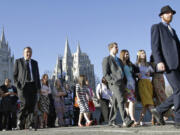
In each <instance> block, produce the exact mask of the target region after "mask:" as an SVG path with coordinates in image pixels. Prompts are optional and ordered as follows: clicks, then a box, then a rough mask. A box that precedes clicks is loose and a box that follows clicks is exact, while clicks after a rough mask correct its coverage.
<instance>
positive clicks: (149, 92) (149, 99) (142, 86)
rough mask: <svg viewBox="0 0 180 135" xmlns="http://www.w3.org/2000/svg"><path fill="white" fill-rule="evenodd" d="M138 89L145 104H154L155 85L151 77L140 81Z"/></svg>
mask: <svg viewBox="0 0 180 135" xmlns="http://www.w3.org/2000/svg"><path fill="white" fill-rule="evenodd" d="M138 90H139V95H140V98H141V103H142V105H143V106H146V105H154V102H153V86H152V83H151V81H150V80H149V79H141V80H140V81H139V82H138Z"/></svg>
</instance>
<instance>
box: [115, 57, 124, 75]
mask: <svg viewBox="0 0 180 135" xmlns="http://www.w3.org/2000/svg"><path fill="white" fill-rule="evenodd" d="M115 61H116V63H117V65H118V66H120V67H121V69H122V77H124V73H123V66H122V65H121V63H120V61H119V59H118V58H117V57H115Z"/></svg>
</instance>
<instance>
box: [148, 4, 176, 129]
mask: <svg viewBox="0 0 180 135" xmlns="http://www.w3.org/2000/svg"><path fill="white" fill-rule="evenodd" d="M175 13H176V11H174V10H173V9H172V8H171V7H170V6H164V7H162V9H161V13H160V14H159V16H160V17H161V19H162V22H160V23H159V24H154V25H153V26H152V28H151V48H152V54H153V56H154V59H155V63H156V64H157V70H158V71H159V72H165V75H166V78H167V80H168V82H169V84H170V85H171V86H172V88H173V95H172V96H170V97H169V98H168V99H167V100H166V101H165V102H164V103H162V104H161V105H159V106H158V107H156V109H152V113H153V114H154V115H155V117H156V119H157V120H158V121H159V122H160V123H161V124H163V125H164V124H165V123H164V121H163V119H162V117H163V114H164V113H165V112H166V111H168V110H169V109H170V108H171V107H172V106H173V105H174V107H175V127H177V128H180V42H179V39H178V37H177V35H176V32H175V30H174V29H173V28H171V26H170V22H171V21H172V18H173V15H174V14H175Z"/></svg>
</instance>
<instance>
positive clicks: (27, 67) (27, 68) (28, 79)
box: [26, 60, 31, 81]
mask: <svg viewBox="0 0 180 135" xmlns="http://www.w3.org/2000/svg"><path fill="white" fill-rule="evenodd" d="M26 70H27V78H26V80H27V81H31V72H30V68H29V60H26Z"/></svg>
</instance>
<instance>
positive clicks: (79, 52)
mask: <svg viewBox="0 0 180 135" xmlns="http://www.w3.org/2000/svg"><path fill="white" fill-rule="evenodd" d="M77 53H78V54H81V48H80V43H79V41H78V45H77Z"/></svg>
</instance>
